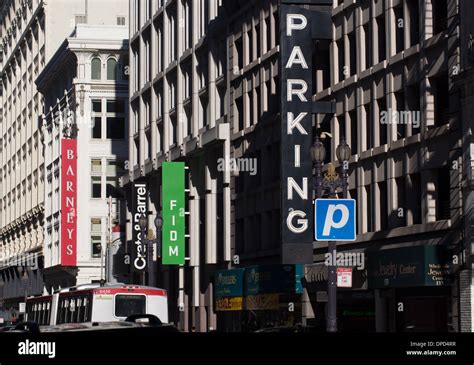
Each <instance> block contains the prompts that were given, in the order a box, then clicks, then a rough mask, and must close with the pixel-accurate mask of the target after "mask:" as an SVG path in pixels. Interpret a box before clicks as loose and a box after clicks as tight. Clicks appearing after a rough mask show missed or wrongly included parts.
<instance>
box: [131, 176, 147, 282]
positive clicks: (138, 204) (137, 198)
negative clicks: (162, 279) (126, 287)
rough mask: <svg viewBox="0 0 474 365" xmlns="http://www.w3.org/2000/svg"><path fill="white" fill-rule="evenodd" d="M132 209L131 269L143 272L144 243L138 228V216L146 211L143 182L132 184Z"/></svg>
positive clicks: (145, 267) (145, 264) (144, 268)
mask: <svg viewBox="0 0 474 365" xmlns="http://www.w3.org/2000/svg"><path fill="white" fill-rule="evenodd" d="M132 194H133V197H132V198H133V209H132V245H131V246H132V250H131V251H132V252H131V254H132V255H131V256H132V260H131V262H130V264H131V266H132V271H134V272H140V273H141V272H144V271H146V269H147V259H146V249H147V247H146V244H145V242H144V240H143V237H142V233H141V229H140V224H139V221H140V217H141V216H142V215H145V216H146V215H147V213H148V205H147V202H148V188H147V184H146V183H145V182H135V183H134V184H133V192H132Z"/></svg>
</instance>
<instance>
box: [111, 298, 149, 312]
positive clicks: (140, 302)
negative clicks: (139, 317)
mask: <svg viewBox="0 0 474 365" xmlns="http://www.w3.org/2000/svg"><path fill="white" fill-rule="evenodd" d="M143 313H146V296H145V295H128V294H126V295H124V294H119V295H116V296H115V317H128V316H132V315H134V314H143Z"/></svg>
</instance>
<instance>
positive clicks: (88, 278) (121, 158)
mask: <svg viewBox="0 0 474 365" xmlns="http://www.w3.org/2000/svg"><path fill="white" fill-rule="evenodd" d="M127 65H128V28H127V27H125V26H94V25H85V24H80V25H78V26H77V27H76V30H75V32H74V33H73V34H72V35H71V37H69V38H67V39H66V41H65V42H64V43H63V44H62V46H61V47H60V48H59V49H58V51H57V52H56V54H55V55H54V56H53V57H52V58H51V60H50V62H49V63H48V64H47V65H46V67H45V69H44V70H43V72H42V73H41V74H40V75H39V77H38V79H37V85H38V89H39V90H40V92H41V93H42V94H43V95H44V96H45V110H46V111H47V112H46V113H45V115H44V116H43V120H42V130H43V136H44V140H43V144H44V146H43V147H44V159H45V160H44V161H45V162H44V163H45V191H44V193H45V196H44V206H45V210H44V222H45V223H44V236H45V239H44V248H43V252H44V269H43V275H44V281H45V286H46V288H47V290H48V291H51V289H57V288H60V287H66V286H71V285H76V284H78V285H79V284H84V283H91V282H98V281H100V280H101V279H104V280H105V271H104V263H105V254H106V252H105V248H106V247H107V245H108V243H109V237H110V238H112V236H111V235H110V234H109V233H110V232H109V230H110V229H112V228H113V227H114V226H115V224H116V223H118V219H119V218H120V216H119V215H120V211H119V209H120V206H124V205H123V204H120V203H121V199H122V198H123V194H122V193H121V192H120V188H119V186H118V177H119V176H121V175H123V173H124V171H125V170H124V164H125V161H126V160H127V159H128V143H127V138H126V136H127V130H128V122H127V121H128V117H127V116H128V75H127V74H128V69H127ZM74 129H75V130H74ZM68 138H70V139H71V140H72V141H74V143H75V144H76V145H75V153H76V158H77V161H76V164H77V165H76V169H75V171H74V175H75V184H74V185H75V188H74V193H75V198H76V200H77V202H76V204H73V208H74V209H75V210H76V212H75V215H76V220H77V221H76V227H75V232H73V235H74V236H75V239H73V243H75V246H76V247H75V252H74V255H75V256H76V265H72V267H71V265H68V264H66V263H65V262H64V260H63V259H62V257H61V256H62V255H61V252H62V251H64V250H65V249H66V247H65V245H66V244H67V243H66V242H67V241H68V240H66V239H65V238H64V231H63V230H62V229H61V228H62V226H64V224H65V222H64V219H63V217H64V216H63V215H62V211H63V210H64V205H63V204H62V203H63V201H64V199H67V197H65V196H64V190H65V189H67V176H65V175H64V171H65V170H66V169H67V167H65V163H66V162H65V158H66V157H67V156H65V155H64V153H62V151H64V149H63V148H61V146H62V144H63V143H64V141H65V139H66V142H67V139H68ZM65 180H66V181H65ZM109 197H112V207H111V210H112V214H111V219H112V220H111V221H110V222H109V206H108V198H109ZM110 225H111V226H110ZM73 229H74V228H73Z"/></svg>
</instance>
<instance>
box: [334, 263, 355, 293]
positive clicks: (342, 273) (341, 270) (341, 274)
mask: <svg viewBox="0 0 474 365" xmlns="http://www.w3.org/2000/svg"><path fill="white" fill-rule="evenodd" d="M337 287H338V288H352V268H351V267H338V268H337Z"/></svg>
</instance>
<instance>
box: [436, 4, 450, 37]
mask: <svg viewBox="0 0 474 365" xmlns="http://www.w3.org/2000/svg"><path fill="white" fill-rule="evenodd" d="M432 2H433V34H438V33H441V32H443V31H445V30H446V29H447V28H448V1H447V0H432Z"/></svg>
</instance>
